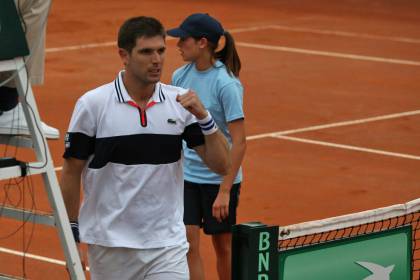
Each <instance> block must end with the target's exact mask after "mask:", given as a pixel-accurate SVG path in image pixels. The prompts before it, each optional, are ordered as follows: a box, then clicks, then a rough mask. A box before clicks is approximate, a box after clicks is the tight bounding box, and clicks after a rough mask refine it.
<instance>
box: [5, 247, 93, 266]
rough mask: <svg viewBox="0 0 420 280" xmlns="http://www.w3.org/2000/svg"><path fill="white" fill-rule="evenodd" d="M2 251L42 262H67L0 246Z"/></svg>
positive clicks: (63, 264)
mask: <svg viewBox="0 0 420 280" xmlns="http://www.w3.org/2000/svg"><path fill="white" fill-rule="evenodd" d="M0 252H2V253H5V254H10V255H15V256H19V257H23V256H25V258H30V259H34V260H37V261H41V262H48V263H52V264H58V265H62V266H66V262H65V261H62V260H57V259H53V258H48V257H43V256H39V255H34V254H29V253H26V254H23V252H21V251H16V250H11V249H8V248H4V247H0ZM86 270H88V271H89V267H86Z"/></svg>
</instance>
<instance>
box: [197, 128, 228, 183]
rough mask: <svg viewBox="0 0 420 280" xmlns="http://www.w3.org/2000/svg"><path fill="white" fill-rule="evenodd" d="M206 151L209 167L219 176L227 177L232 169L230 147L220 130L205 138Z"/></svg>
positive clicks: (205, 156)
mask: <svg viewBox="0 0 420 280" xmlns="http://www.w3.org/2000/svg"><path fill="white" fill-rule="evenodd" d="M204 149H205V151H204V159H203V160H204V162H205V163H206V164H207V166H208V167H209V168H210V169H211V170H212V171H213V172H215V173H217V174H220V175H227V174H228V173H229V171H230V167H231V161H230V155H229V146H228V143H227V141H226V138H225V136H224V135H223V133H221V132H220V130H218V131H216V132H215V133H212V134H210V135H206V136H205V144H204Z"/></svg>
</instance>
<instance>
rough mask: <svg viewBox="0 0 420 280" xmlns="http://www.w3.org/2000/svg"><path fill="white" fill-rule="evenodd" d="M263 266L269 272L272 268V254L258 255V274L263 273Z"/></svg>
mask: <svg viewBox="0 0 420 280" xmlns="http://www.w3.org/2000/svg"><path fill="white" fill-rule="evenodd" d="M262 266H264V271H268V268H269V267H270V254H269V252H265V253H259V254H258V272H261V271H263V267H262Z"/></svg>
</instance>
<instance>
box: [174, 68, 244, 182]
mask: <svg viewBox="0 0 420 280" xmlns="http://www.w3.org/2000/svg"><path fill="white" fill-rule="evenodd" d="M172 85H175V86H178V87H183V88H188V89H192V90H194V91H195V92H196V93H197V94H198V96H199V97H200V100H201V102H202V103H203V104H204V106H205V107H206V108H207V110H209V111H210V113H211V115H212V116H213V118H214V120H215V122H216V124H217V126H218V127H219V129H220V130H221V131H222V132H223V134H224V135H225V136H226V138H227V140H228V142H229V144H230V145H231V144H232V139H231V136H230V134H229V130H228V126H227V123H228V122H231V121H234V120H237V119H241V118H244V112H243V87H242V84H241V82H240V81H239V79H237V78H236V77H235V76H234V75H233V74H232V76H231V75H229V74H228V72H227V71H226V67H225V65H224V64H223V63H222V62H221V61H216V63H215V64H214V65H213V67H211V68H209V69H207V70H205V71H198V70H197V69H196V67H195V64H193V63H190V64H187V65H184V66H182V67H181V68H178V69H177V70H176V71H175V72H174V74H173V76H172ZM184 179H185V180H187V181H190V182H193V183H199V184H220V183H221V182H222V176H220V175H218V174H216V173H214V172H212V171H211V170H210V169H208V168H207V166H206V165H205V164H204V163H203V161H202V160H201V158H200V157H199V156H198V155H197V153H196V152H195V151H194V150H193V149H189V148H188V147H187V146H186V145H185V143H184ZM241 181H242V169H240V170H239V172H238V174H237V176H236V178H235V181H234V183H235V184H236V183H240V182H241Z"/></svg>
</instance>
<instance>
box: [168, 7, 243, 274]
mask: <svg viewBox="0 0 420 280" xmlns="http://www.w3.org/2000/svg"><path fill="white" fill-rule="evenodd" d="M167 33H168V34H169V35H170V36H173V37H178V38H179V41H178V44H177V46H178V49H179V50H180V53H181V56H182V58H183V59H184V61H186V62H188V64H186V65H184V66H182V67H181V68H179V69H177V70H176V71H175V72H174V74H173V77H172V84H173V85H175V86H180V87H184V88H190V89H192V90H194V91H196V92H197V94H198V95H199V98H200V100H201V101H202V102H203V104H204V106H205V107H206V108H207V109H208V110H209V111H210V113H211V115H212V116H213V118H214V121H215V122H216V125H217V126H218V127H219V128H220V130H221V131H222V132H223V134H224V135H225V136H226V137H227V139H228V141H229V145H230V147H231V151H230V156H231V161H232V168H231V170H230V172H229V173H228V174H226V175H224V176H223V175H220V174H217V173H216V172H214V171H212V170H211V169H209V168H208V166H206V164H205V161H203V160H202V158H201V157H200V155H199V154H198V153H197V152H196V151H195V150H194V149H191V148H188V147H185V149H184V157H185V163H184V175H185V190H184V206H185V211H184V222H185V224H186V226H187V238H188V242H189V243H190V250H189V252H188V264H189V268H190V275H191V279H193V280H197V279H204V272H203V262H202V259H201V256H200V252H199V245H200V244H199V241H200V227H203V229H204V233H206V234H210V235H211V236H212V241H213V246H214V249H215V252H216V256H217V271H218V274H219V279H230V275H231V272H230V267H231V226H232V225H234V224H235V223H236V209H237V206H238V198H239V190H240V186H241V182H242V172H241V163H242V160H243V158H244V155H245V150H246V137H245V122H244V112H243V108H242V107H243V87H242V85H241V82H240V81H239V71H240V68H241V62H240V59H239V56H238V53H237V51H236V48H235V43H234V40H233V37H232V36H231V34H229V32H227V31H226V30H224V29H223V27H222V25H221V24H220V22H219V21H217V20H216V19H215V18H213V17H211V16H209V15H208V14H200V13H199V14H192V15H190V16H189V17H187V18H186V19H185V20H184V21H183V22H182V23H181V25H180V26H179V27H178V28H174V29H171V30H168V32H167ZM221 39H224V40H221ZM223 41H224V45H223V44H222V42H223ZM219 49H220V50H219Z"/></svg>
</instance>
